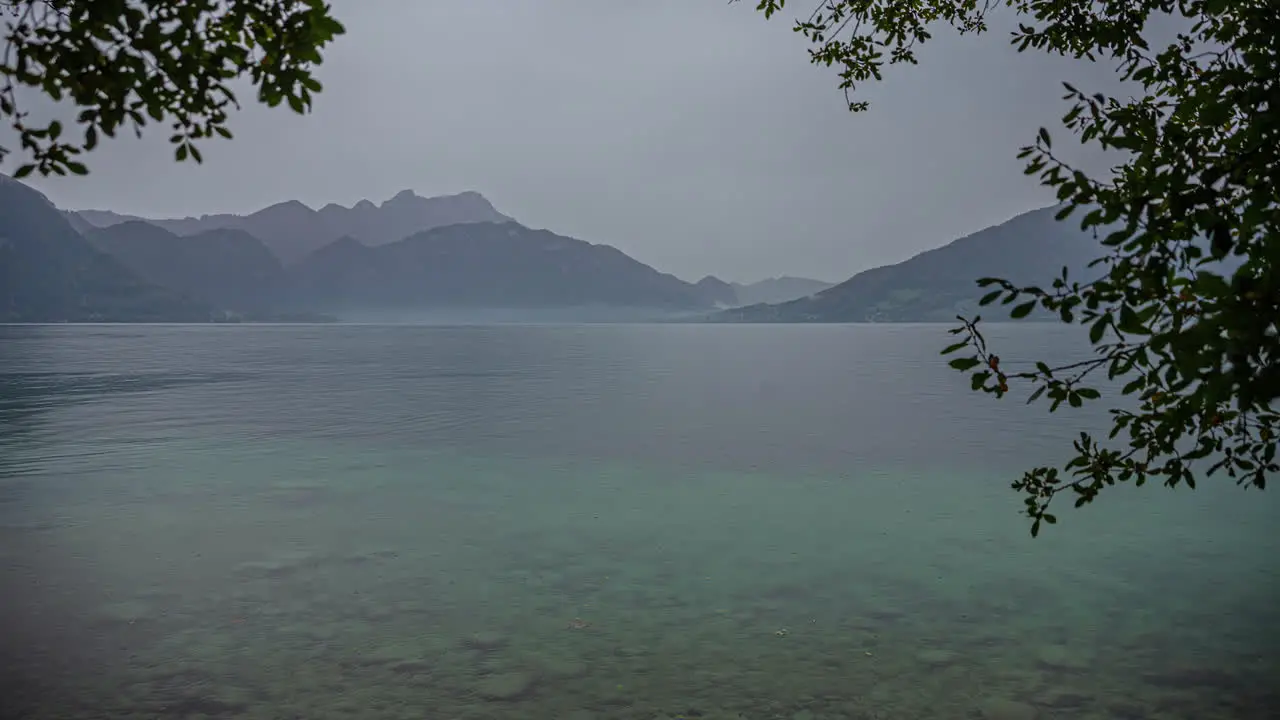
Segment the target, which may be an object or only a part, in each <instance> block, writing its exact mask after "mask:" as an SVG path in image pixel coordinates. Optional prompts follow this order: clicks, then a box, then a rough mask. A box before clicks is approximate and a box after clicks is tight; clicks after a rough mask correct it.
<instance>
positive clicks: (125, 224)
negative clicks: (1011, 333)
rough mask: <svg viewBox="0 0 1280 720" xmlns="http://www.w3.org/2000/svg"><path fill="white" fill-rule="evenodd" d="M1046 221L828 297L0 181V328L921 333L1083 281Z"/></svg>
mask: <svg viewBox="0 0 1280 720" xmlns="http://www.w3.org/2000/svg"><path fill="white" fill-rule="evenodd" d="M1055 212H1056V208H1043V209H1040V210H1034V211H1031V212H1028V213H1024V214H1022V215H1019V216H1017V217H1015V218H1013V219H1011V220H1009V221H1008V222H1005V223H1002V224H1000V225H997V226H994V227H991V228H987V229H985V230H981V231H979V232H976V233H973V234H971V235H968V236H966V237H962V238H960V239H958V240H955V241H953V242H951V243H949V244H947V245H944V246H942V247H939V248H937V249H935V250H930V251H927V252H924V253H920V254H918V255H916V256H914V257H912V258H910V259H908V260H906V261H904V262H901V263H898V264H895V265H889V266H885V267H879V268H873V269H871V270H867V271H865V272H862V273H859V274H857V275H855V276H853V277H852V278H850V279H849V280H846V281H845V282H843V283H840V284H837V285H831V284H829V283H825V282H822V281H818V280H810V279H806V278H795V277H787V276H783V277H776V278H771V279H768V280H764V281H761V282H758V283H751V284H742V283H732V282H726V281H724V280H721V279H719V278H716V277H712V276H708V277H704V278H702V279H701V280H699V281H698V282H695V283H690V282H686V281H684V280H681V279H680V278H677V277H675V276H674V275H670V274H667V273H663V272H660V271H658V270H656V269H654V268H653V267H650V266H649V265H646V264H644V263H642V262H640V261H638V260H636V259H634V258H631V257H630V256H628V255H626V254H625V253H623V252H622V251H620V250H618V249H617V248H614V247H611V246H608V245H602V244H594V243H590V242H586V241H583V240H578V239H575V238H570V237H565V236H562V235H557V234H555V233H553V232H551V231H549V230H538V229H533V228H529V227H526V226H524V225H521V224H520V223H518V222H516V221H515V220H513V219H511V218H510V217H508V216H507V215H504V214H502V213H500V212H498V211H497V210H496V209H495V208H494V206H493V205H492V204H491V203H490V202H489V201H488V200H487V199H486V198H485V197H484V196H482V195H480V194H479V193H476V192H464V193H459V194H456V195H448V196H442V197H433V198H423V197H419V196H417V195H416V194H414V193H412V192H411V191H407V190H406V191H403V192H400V193H398V194H396V195H395V196H394V197H392V198H390V199H389V200H387V201H385V202H382V203H379V204H375V203H373V202H370V201H361V202H359V203H356V204H355V205H354V206H352V207H343V206H340V205H336V204H330V205H326V206H325V207H324V208H321V209H320V210H313V209H311V208H309V207H308V206H306V205H304V204H302V203H301V202H297V201H290V202H285V203H280V204H277V205H272V206H271V207H268V208H264V209H263V210H259V211H257V212H254V213H250V214H248V215H233V214H221V215H204V216H201V217H199V218H181V219H147V218H141V217H137V216H130V215H122V214H118V213H114V212H111V211H104V210H89V211H78V212H72V211H63V210H59V209H58V208H56V207H55V206H54V205H53V204H52V203H51V202H50V201H49V200H48V199H47V198H45V197H44V196H43V195H42V194H40V193H39V192H37V191H36V190H34V189H32V188H30V187H28V186H27V185H25V184H23V183H21V182H18V181H15V180H12V179H10V178H7V177H3V176H0V321H33V322H60V321H87V320H99V321H181V322H188V321H200V320H211V319H212V320H241V319H249V320H254V319H276V320H280V319H317V318H319V317H320V315H318V313H325V314H327V316H328V317H349V318H359V317H386V316H388V315H391V316H396V317H414V316H415V313H418V314H420V313H439V312H455V311H456V312H457V313H462V314H461V315H458V316H459V317H466V313H471V312H475V311H480V310H503V311H513V312H516V313H517V315H518V313H519V312H520V311H540V312H541V311H548V310H556V311H562V310H573V311H575V312H577V311H585V310H590V311H591V312H592V313H594V315H592V317H593V318H595V319H617V318H621V317H626V318H628V319H650V320H662V319H675V318H683V319H703V320H710V321H713V322H931V321H949V320H951V319H953V318H954V316H955V315H956V314H964V313H968V312H972V311H973V309H974V308H975V307H976V300H977V298H978V297H980V295H981V294H982V290H981V289H980V288H978V287H977V285H976V284H975V282H974V281H975V280H976V279H977V278H979V277H984V276H997V277H1004V278H1007V279H1009V280H1011V281H1014V282H1018V283H1042V282H1045V281H1047V280H1048V279H1049V278H1051V277H1054V276H1056V275H1057V274H1058V273H1059V272H1060V271H1061V268H1062V267H1063V266H1066V267H1068V268H1070V270H1071V272H1072V274H1073V276H1075V277H1081V275H1082V274H1083V273H1086V272H1087V270H1086V268H1087V265H1088V264H1089V262H1090V261H1091V260H1093V259H1094V258H1096V257H1098V256H1099V255H1100V254H1101V250H1102V248H1101V246H1100V245H1099V244H1098V243H1097V241H1096V240H1094V239H1093V238H1092V236H1091V235H1088V234H1086V233H1084V232H1082V231H1080V230H1079V229H1078V225H1077V224H1076V223H1075V222H1073V221H1071V220H1067V221H1064V222H1057V221H1055V219H1054V213H1055Z"/></svg>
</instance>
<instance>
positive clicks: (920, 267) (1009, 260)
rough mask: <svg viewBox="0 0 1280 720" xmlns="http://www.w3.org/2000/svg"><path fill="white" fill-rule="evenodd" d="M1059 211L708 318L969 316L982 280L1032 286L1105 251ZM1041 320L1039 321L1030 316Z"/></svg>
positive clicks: (1077, 271)
mask: <svg viewBox="0 0 1280 720" xmlns="http://www.w3.org/2000/svg"><path fill="white" fill-rule="evenodd" d="M1060 207H1061V206H1050V207H1044V208H1038V209H1035V210H1031V211H1029V212H1025V213H1021V214H1019V215H1016V216H1014V217H1013V218H1010V219H1009V220H1006V221H1005V222H1003V223H999V224H997V225H993V226H991V227H987V228H984V229H982V230H979V231H977V232H973V233H969V234H968V235H964V236H962V237H959V238H956V239H954V240H952V241H951V242H949V243H947V244H945V245H942V246H940V247H936V248H933V249H930V250H926V251H924V252H921V253H917V254H916V255H913V256H912V257H910V258H908V259H907V260H904V261H902V262H899V263H894V264H891V265H883V266H880V267H875V268H870V269H867V270H864V271H862V272H860V273H857V274H856V275H854V276H853V277H851V278H849V279H848V280H845V281H844V282H842V283H839V284H836V285H834V286H832V287H830V288H827V289H825V290H822V291H820V292H818V293H816V294H815V295H812V296H809V297H804V298H799V299H796V300H792V301H789V302H785V303H772V304H770V303H761V304H756V305H749V306H745V307H741V308H734V309H731V310H726V311H723V312H720V313H717V314H715V315H713V316H712V317H711V318H709V319H711V320H713V321H716V322H748V323H750V322H793V323H803V322H819V323H821V322H832V323H850V322H946V321H950V320H953V319H954V318H955V316H956V315H958V314H966V313H972V312H973V311H974V310H976V309H977V308H978V305H977V300H978V299H979V298H980V297H981V296H982V295H983V294H985V292H986V290H984V289H983V288H979V287H978V285H977V280H978V279H979V278H982V277H1002V278H1005V279H1007V280H1009V281H1010V282H1013V283H1015V284H1024V285H1026V284H1036V283H1043V282H1046V280H1048V279H1052V278H1053V277H1057V276H1058V274H1059V273H1060V272H1061V270H1062V267H1063V266H1066V267H1067V268H1068V270H1069V273H1070V274H1071V277H1073V278H1077V279H1079V278H1080V277H1081V275H1082V274H1085V273H1088V272H1089V271H1088V265H1089V263H1090V262H1092V261H1093V260H1094V259H1096V258H1098V257H1100V256H1101V255H1102V254H1103V253H1104V252H1105V248H1103V246H1102V245H1101V243H1100V242H1099V241H1098V240H1097V239H1095V238H1094V237H1093V235H1092V233H1091V232H1087V231H1083V230H1081V229H1080V228H1079V225H1078V222H1077V221H1073V220H1072V219H1066V220H1063V221H1057V220H1056V219H1055V217H1054V216H1055V215H1056V214H1057V212H1058V210H1059V209H1060ZM1033 319H1043V318H1039V317H1036V318H1033Z"/></svg>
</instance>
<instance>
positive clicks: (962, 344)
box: [938, 340, 969, 355]
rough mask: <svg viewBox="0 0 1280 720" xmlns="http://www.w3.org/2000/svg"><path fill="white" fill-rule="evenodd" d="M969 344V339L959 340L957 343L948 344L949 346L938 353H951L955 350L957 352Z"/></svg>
mask: <svg viewBox="0 0 1280 720" xmlns="http://www.w3.org/2000/svg"><path fill="white" fill-rule="evenodd" d="M968 345H969V341H968V340H963V341H961V342H958V343H956V344H954V345H948V346H946V347H945V348H943V350H942V352H940V353H938V354H939V355H950V354H951V353H953V352H955V351H957V350H959V349H960V348H963V347H966V346H968Z"/></svg>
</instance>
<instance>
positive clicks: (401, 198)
mask: <svg viewBox="0 0 1280 720" xmlns="http://www.w3.org/2000/svg"><path fill="white" fill-rule="evenodd" d="M422 199H424V198H422V197H419V195H418V193H416V192H414V191H412V190H407V189H406V190H401V191H400V192H398V193H396V194H395V195H392V196H391V197H390V198H389V199H387V200H386V201H384V202H383V203H382V207H386V206H388V205H395V204H400V203H406V202H412V201H414V200H422Z"/></svg>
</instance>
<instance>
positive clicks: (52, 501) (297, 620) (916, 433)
mask: <svg viewBox="0 0 1280 720" xmlns="http://www.w3.org/2000/svg"><path fill="white" fill-rule="evenodd" d="M945 330H946V328H945V327H943V326H928V325H925V326H722V325H713V326H697V325H668V326H648V325H616V326H605V325H581V326H567V325H566V326H553V325H547V326H489V327H452V328H450V327H412V326H351V325H332V326H190V327H182V326H155V327H139V326H117V327H104V326H61V327H18V326H12V327H0V610H2V611H3V613H2V614H0V716H3V717H5V718H49V719H53V718H58V719H60V720H75V719H78V718H139V719H141V718H203V719H206V720H208V719H221V718H252V719H254V720H268V719H277V718H289V719H294V718H297V719H302V718H305V719H307V720H312V719H317V718H319V719H328V718H332V719H335V720H336V719H338V718H360V719H365V718H369V719H371V720H376V719H379V718H388V719H391V720H425V719H427V718H431V719H435V718H445V719H468V720H479V719H481V718H556V719H569V720H589V719H590V718H597V719H604V718H620V719H623V720H629V719H636V720H650V719H653V718H658V719H668V718H670V719H675V718H703V719H704V720H728V719H730V718H747V719H750V720H761V719H770V718H784V719H786V720H870V719H872V718H875V719H882V720H884V719H891V718H892V719H896V718H902V719H904V720H905V719H915V718H922V719H923V718H940V719H941V718H988V719H991V720H997V719H998V720H1030V719H1033V718H1042V719H1046V720H1047V719H1051V718H1078V719H1090V720H1103V719H1116V718H1120V719H1127V718H1161V719H1164V720H1173V719H1175V718H1176V719H1183V718H1185V719H1186V720H1192V719H1194V720H1212V719H1215V718H1224V719H1225V718H1246V719H1251V718H1273V717H1276V716H1277V713H1280V691H1278V690H1277V689H1276V685H1277V683H1276V678H1277V677H1280V625H1278V623H1280V604H1278V603H1277V599H1278V596H1277V591H1278V590H1280V572H1278V570H1277V565H1276V558H1277V557H1278V556H1280V553H1278V551H1280V534H1277V533H1276V531H1275V519H1276V517H1277V511H1280V498H1277V496H1276V495H1275V493H1274V492H1270V493H1259V492H1256V491H1248V492H1246V491H1243V490H1240V489H1238V488H1236V487H1234V486H1233V485H1232V484H1231V482H1230V481H1229V480H1226V479H1222V480H1217V479H1214V480H1212V481H1204V482H1203V483H1202V484H1201V486H1200V487H1199V488H1198V489H1197V490H1195V491H1189V490H1186V489H1179V490H1177V491H1171V490H1167V489H1164V488H1160V487H1146V488H1141V489H1133V488H1127V487H1126V488H1116V489H1111V490H1108V491H1106V492H1105V493H1104V495H1103V497H1102V498H1100V500H1099V501H1098V502H1097V503H1096V504H1095V505H1094V506H1090V507H1086V508H1084V509H1081V510H1078V511H1069V510H1068V509H1067V508H1063V510H1062V512H1060V513H1059V515H1060V519H1061V522H1060V523H1059V524H1058V525H1057V526H1055V527H1050V528H1047V530H1046V531H1045V532H1044V533H1042V536H1041V537H1040V538H1039V539H1036V540H1032V539H1031V538H1030V536H1029V533H1028V524H1027V520H1026V518H1024V517H1022V516H1021V515H1020V514H1019V512H1020V509H1021V502H1020V498H1019V497H1018V496H1017V494H1016V493H1014V492H1013V491H1012V490H1010V489H1009V482H1010V481H1011V480H1013V479H1014V478H1016V477H1017V475H1018V473H1019V471H1020V470H1021V469H1024V468H1027V467H1029V466H1030V465H1032V464H1037V463H1043V462H1050V461H1054V460H1059V459H1061V458H1062V457H1063V456H1064V453H1065V452H1067V451H1069V450H1070V441H1071V438H1072V437H1074V436H1075V434H1076V433H1077V432H1078V431H1079V430H1080V429H1085V428H1096V427H1097V426H1098V423H1099V422H1100V420H1102V419H1105V417H1104V415H1103V414H1102V412H1101V410H1096V409H1090V408H1086V409H1085V410H1083V411H1061V412H1060V413H1058V414H1055V415H1053V416H1050V415H1048V414H1047V413H1046V412H1045V410H1044V409H1043V407H1042V406H1040V405H1037V406H1032V407H1030V408H1028V407H1026V406H1024V405H1023V404H1022V403H1021V399H1020V398H1017V397H1013V398H1007V399H1005V400H1002V401H996V400H994V399H993V398H990V397H988V396H983V395H979V394H976V393H972V392H970V391H969V390H968V383H967V380H966V378H965V377H964V376H961V375H960V374H958V373H955V372H953V371H950V370H948V369H947V368H946V367H945V363H944V361H943V359H942V358H940V357H939V356H938V350H939V349H940V348H941V347H942V346H944V345H946V344H947V343H948V342H949V341H950V340H951V337H950V336H948V335H947V334H946V332H945ZM994 334H995V335H996V337H997V338H999V340H998V342H999V343H1000V344H999V345H998V346H997V348H998V351H999V352H1000V353H1001V355H1002V356H1003V357H1004V358H1005V363H1006V364H1009V363H1011V362H1017V361H1020V360H1021V361H1026V360H1034V359H1039V358H1041V357H1049V358H1052V357H1064V356H1068V357H1073V356H1074V354H1078V352H1079V350H1080V346H1079V345H1078V344H1075V343H1072V342H1071V338H1068V337H1066V336H1064V335H1062V334H1061V330H1060V329H1059V328H1055V327H1047V326H1028V327H1004V328H1000V329H998V330H997V331H996V332H995V333H994Z"/></svg>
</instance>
